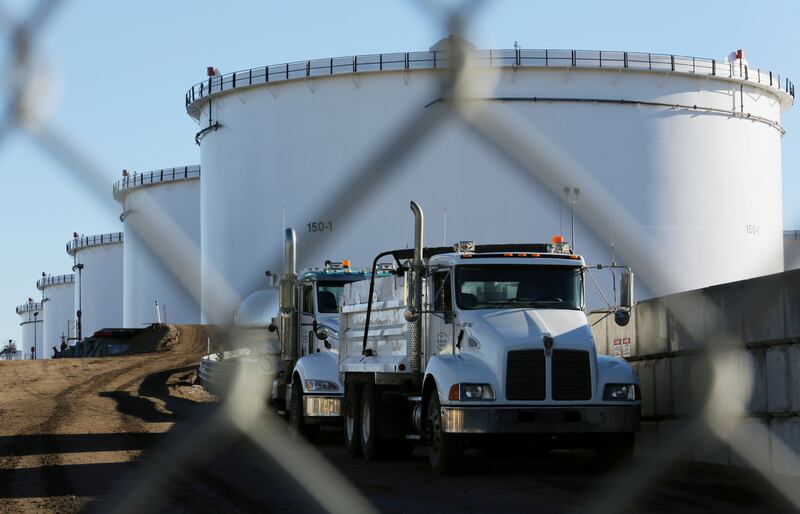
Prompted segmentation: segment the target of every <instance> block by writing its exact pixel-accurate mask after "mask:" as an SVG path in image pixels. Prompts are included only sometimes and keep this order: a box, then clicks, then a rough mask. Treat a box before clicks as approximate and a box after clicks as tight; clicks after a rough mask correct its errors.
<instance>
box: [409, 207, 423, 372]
mask: <svg viewBox="0 0 800 514" xmlns="http://www.w3.org/2000/svg"><path fill="white" fill-rule="evenodd" d="M411 211H412V212H413V213H414V260H413V261H412V264H411V274H410V277H411V288H410V291H409V294H410V295H411V298H409V306H408V307H409V309H408V310H407V311H406V319H407V320H408V321H410V322H411V340H410V352H409V353H410V355H409V358H410V361H411V372H412V373H415V374H416V373H420V372H421V371H422V317H421V314H420V312H421V311H422V276H423V273H424V270H425V264H424V261H423V252H422V249H423V246H422V245H423V225H424V221H425V218H424V215H423V214H422V207H420V206H419V204H418V203H417V202H414V201H412V202H411Z"/></svg>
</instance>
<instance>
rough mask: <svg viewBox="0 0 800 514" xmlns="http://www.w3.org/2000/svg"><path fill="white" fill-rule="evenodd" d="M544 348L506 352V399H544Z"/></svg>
mask: <svg viewBox="0 0 800 514" xmlns="http://www.w3.org/2000/svg"><path fill="white" fill-rule="evenodd" d="M544 362H545V360H544V350H516V351H513V352H508V367H507V370H506V399H507V400H544V398H545V392H546V375H545V364H544Z"/></svg>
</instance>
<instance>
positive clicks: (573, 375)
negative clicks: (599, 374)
mask: <svg viewBox="0 0 800 514" xmlns="http://www.w3.org/2000/svg"><path fill="white" fill-rule="evenodd" d="M551 369H552V373H553V400H591V399H592V371H591V366H590V365H589V352H584V351H582V350H553V358H552V362H551Z"/></svg>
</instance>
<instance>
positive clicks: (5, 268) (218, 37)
mask: <svg viewBox="0 0 800 514" xmlns="http://www.w3.org/2000/svg"><path fill="white" fill-rule="evenodd" d="M6 4H7V10H8V11H10V12H12V13H14V14H15V15H17V16H23V15H24V14H25V13H27V11H28V9H30V4H31V2H23V1H11V2H10V1H9V0H5V1H2V0H0V5H6ZM425 5H426V4H425V2H407V1H383V2H377V1H362V2H356V1H338V2H323V1H317V2H314V1H306V2H267V1H258V2H256V1H253V2H244V1H235V0H229V1H228V2H209V1H203V0H194V1H192V2H188V1H183V0H171V1H169V2H164V1H161V2H155V1H141V2H108V1H100V0H82V1H71V2H65V3H64V5H63V6H62V7H60V8H59V11H58V12H57V13H56V14H55V16H54V18H53V19H52V21H51V22H50V23H49V24H48V25H47V26H46V27H45V29H44V31H43V34H42V38H41V39H40V40H39V44H38V46H37V50H38V51H39V52H40V54H41V56H42V58H43V59H44V61H45V63H46V65H47V67H46V69H49V70H50V71H51V73H52V77H51V78H50V79H49V81H48V83H50V84H52V88H51V89H50V90H48V91H45V92H42V93H41V95H40V96H41V100H38V99H37V102H41V105H43V106H50V107H45V108H50V109H52V111H51V116H52V119H53V120H54V121H55V123H57V124H58V125H59V126H60V127H62V128H63V129H65V130H66V131H67V132H68V133H69V134H70V136H71V137H73V138H75V139H76V140H77V141H79V142H80V145H81V146H82V148H83V150H84V151H86V152H88V153H89V154H90V155H91V156H92V158H93V159H94V160H95V161H96V162H97V163H98V164H99V165H100V166H101V168H102V169H104V170H106V172H107V175H108V188H109V195H110V191H111V184H112V183H113V181H114V180H116V179H117V177H118V176H119V173H120V170H121V169H123V168H127V169H130V170H139V171H145V170H149V169H157V168H163V167H170V166H175V165H183V164H193V163H198V162H199V151H198V147H197V146H196V145H195V143H194V140H193V136H194V133H195V132H196V130H197V129H196V125H195V124H194V123H193V122H192V121H191V119H190V118H189V117H188V116H187V115H186V112H185V110H184V104H183V95H184V93H185V91H186V90H187V89H188V88H189V87H190V86H191V85H192V84H193V83H195V82H197V81H199V80H202V79H203V78H204V76H205V69H206V66H210V65H213V66H216V67H217V68H219V69H220V70H221V71H223V72H230V71H234V70H239V69H246V68H251V67H255V66H260V65H264V64H271V63H281V62H286V61H294V60H302V59H307V58H317V57H331V56H337V55H350V54H359V53H374V52H392V51H407V50H423V49H427V48H428V47H429V46H430V45H431V44H432V43H434V42H435V41H437V40H438V39H439V38H440V37H442V36H443V35H445V32H446V31H445V29H444V28H442V26H441V24H440V23H438V22H437V21H436V20H435V18H434V17H432V16H431V15H430V14H429V11H428V10H427V9H426V8H425ZM756 5H757V4H756V3H754V2H744V1H730V0H729V1H725V2H722V1H713V2H712V1H709V2H697V1H696V0H695V1H691V2H690V1H684V0H674V1H672V2H634V1H629V2H628V1H624V2H613V1H609V0H607V1H606V2H596V1H575V2H570V3H569V6H566V4H564V3H561V2H549V3H546V4H545V3H542V2H532V1H493V2H492V1H489V2H486V3H485V5H484V7H483V9H482V10H481V12H480V13H479V15H478V16H477V17H476V18H475V19H474V20H473V23H472V24H471V26H470V27H469V28H468V32H467V34H468V37H469V39H470V40H472V41H473V42H474V43H475V44H476V45H478V46H479V47H486V48H489V47H491V48H511V47H512V46H513V45H514V42H515V41H519V43H520V45H521V46H522V47H523V48H578V49H601V50H630V51H649V52H663V53H675V54H683V55H695V56H701V57H711V58H723V57H725V56H727V55H728V53H729V52H730V51H731V50H734V49H736V48H744V49H745V50H746V52H747V57H748V60H749V61H750V63H751V64H752V65H754V66H758V67H761V68H767V69H772V70H775V71H777V72H779V73H781V74H782V75H786V76H788V77H790V78H791V79H795V80H796V81H798V82H800V58H798V55H800V43H798V39H797V37H796V32H797V30H798V20H800V2H798V1H797V0H776V1H773V2H770V3H769V4H764V6H763V7H756ZM0 26H1V25H0ZM0 36H1V37H2V41H3V43H2V44H3V49H2V51H0V55H2V56H3V60H2V61H0V62H6V58H7V52H8V47H7V45H6V44H5V41H6V40H7V34H3V33H0ZM3 73H4V74H5V72H3ZM0 86H4V82H0ZM5 98H6V97H5V96H4V93H3V92H2V91H0V99H2V101H3V102H5ZM797 109H798V107H797V106H795V107H794V108H793V109H792V110H790V111H789V112H787V113H786V114H785V117H784V119H783V123H784V126H785V128H786V131H787V133H786V136H785V137H784V140H783V173H784V209H785V224H786V227H787V228H800V202H797V201H796V200H794V199H795V198H797V197H798V193H800V176H798V171H800V115H799V114H798V113H797V112H796V111H797ZM754 173H757V170H754ZM0 174H1V175H2V179H0V180H1V181H0V228H2V232H3V234H4V239H5V240H6V241H7V242H8V243H10V244H7V245H6V248H5V251H4V252H2V253H0V284H2V286H0V341H2V340H3V339H8V338H13V339H18V337H19V334H20V331H19V326H18V319H17V316H16V314H15V313H14V306H15V305H17V304H19V303H22V302H24V300H25V299H26V298H28V297H29V296H36V293H37V291H36V289H35V285H34V284H35V280H36V279H37V277H38V276H40V274H41V272H42V271H46V272H48V273H52V274H62V273H68V272H69V269H70V266H71V262H70V259H69V258H68V256H67V254H66V253H65V251H64V245H65V243H66V242H67V240H68V239H69V237H70V236H71V234H72V232H73V231H78V232H83V233H86V234H95V233H100V232H111V231H117V230H121V229H122V228H121V225H120V223H119V221H118V220H117V215H118V212H110V211H109V210H107V209H105V208H103V207H102V206H101V204H100V202H99V201H98V200H97V199H96V198H95V197H94V196H92V195H91V194H89V193H88V192H86V191H83V190H82V189H81V187H80V185H79V184H78V183H77V182H76V181H75V179H74V178H72V176H71V175H70V173H69V172H68V171H67V170H66V169H65V168H64V167H62V166H61V165H60V164H59V163H58V162H54V161H53V160H51V159H50V158H49V157H47V156H46V155H43V154H42V153H41V152H40V151H39V149H38V147H37V146H36V145H34V144H33V143H32V142H31V140H30V139H29V138H28V137H27V136H25V135H24V134H21V133H19V134H15V135H13V136H11V137H10V138H8V139H6V140H5V141H3V143H2V145H0Z"/></svg>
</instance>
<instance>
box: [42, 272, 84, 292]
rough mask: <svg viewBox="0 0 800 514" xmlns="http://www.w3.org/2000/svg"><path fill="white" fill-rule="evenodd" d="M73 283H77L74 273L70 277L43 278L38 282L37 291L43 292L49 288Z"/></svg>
mask: <svg viewBox="0 0 800 514" xmlns="http://www.w3.org/2000/svg"><path fill="white" fill-rule="evenodd" d="M73 282H75V274H74V273H70V274H69V275H49V276H46V277H42V278H40V279H39V280H37V281H36V289H38V290H39V291H41V290H43V289H44V288H45V287H48V286H54V285H58V284H72V283H73Z"/></svg>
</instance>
